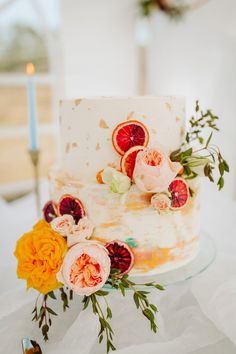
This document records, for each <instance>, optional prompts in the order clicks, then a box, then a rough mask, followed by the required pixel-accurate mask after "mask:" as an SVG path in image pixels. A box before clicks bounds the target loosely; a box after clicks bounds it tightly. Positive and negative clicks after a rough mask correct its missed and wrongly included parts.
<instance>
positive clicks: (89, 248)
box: [57, 241, 111, 296]
mask: <svg viewBox="0 0 236 354" xmlns="http://www.w3.org/2000/svg"><path fill="white" fill-rule="evenodd" d="M110 267H111V262H110V258H109V256H108V252H107V250H106V248H105V247H103V246H102V245H100V244H99V243H97V242H95V241H89V242H81V243H77V244H76V245H74V246H72V247H71V248H70V249H69V251H68V252H67V254H66V256H65V258H64V261H63V264H62V267H61V269H60V271H59V273H58V274H57V279H58V281H60V282H62V283H63V284H64V285H65V286H67V287H68V288H69V289H71V290H73V291H74V292H75V293H76V294H78V295H81V296H89V295H91V294H93V293H95V292H96V291H98V290H99V289H101V288H102V286H103V285H104V284H105V282H106V281H107V279H108V277H109V274H110Z"/></svg>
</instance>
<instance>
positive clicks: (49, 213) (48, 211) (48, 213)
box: [43, 200, 57, 223]
mask: <svg viewBox="0 0 236 354" xmlns="http://www.w3.org/2000/svg"><path fill="white" fill-rule="evenodd" d="M43 217H44V219H45V220H46V221H47V222H48V223H50V222H51V221H52V220H53V219H55V218H56V217H57V206H56V204H55V203H54V202H53V201H52V200H49V201H48V202H47V203H46V204H45V205H44V207H43Z"/></svg>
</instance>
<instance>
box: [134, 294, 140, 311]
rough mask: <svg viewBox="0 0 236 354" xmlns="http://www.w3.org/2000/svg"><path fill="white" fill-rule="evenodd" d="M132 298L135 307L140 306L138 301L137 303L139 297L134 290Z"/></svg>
mask: <svg viewBox="0 0 236 354" xmlns="http://www.w3.org/2000/svg"><path fill="white" fill-rule="evenodd" d="M133 299H134V302H135V305H136V307H137V309H138V308H139V306H140V303H139V297H138V295H137V293H136V292H135V293H134V295H133Z"/></svg>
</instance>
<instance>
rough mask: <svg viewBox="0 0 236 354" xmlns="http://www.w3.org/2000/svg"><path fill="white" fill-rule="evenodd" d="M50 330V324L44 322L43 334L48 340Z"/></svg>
mask: <svg viewBox="0 0 236 354" xmlns="http://www.w3.org/2000/svg"><path fill="white" fill-rule="evenodd" d="M48 331H49V326H48V325H47V324H44V325H43V327H42V334H43V337H44V340H45V341H47V340H48Z"/></svg>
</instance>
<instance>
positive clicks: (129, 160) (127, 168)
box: [120, 145, 144, 178]
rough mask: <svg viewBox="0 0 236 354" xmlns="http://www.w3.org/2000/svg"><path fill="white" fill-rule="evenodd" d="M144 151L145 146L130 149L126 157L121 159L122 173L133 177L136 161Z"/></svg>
mask: <svg viewBox="0 0 236 354" xmlns="http://www.w3.org/2000/svg"><path fill="white" fill-rule="evenodd" d="M143 149H144V146H140V145H137V146H133V147H132V148H130V149H129V150H128V151H126V153H125V154H124V156H122V158H121V162H120V165H121V171H122V172H123V173H125V174H126V175H127V176H128V177H129V178H132V177H133V172H134V167H135V161H136V157H137V155H138V153H139V151H142V150H143Z"/></svg>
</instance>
